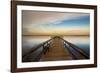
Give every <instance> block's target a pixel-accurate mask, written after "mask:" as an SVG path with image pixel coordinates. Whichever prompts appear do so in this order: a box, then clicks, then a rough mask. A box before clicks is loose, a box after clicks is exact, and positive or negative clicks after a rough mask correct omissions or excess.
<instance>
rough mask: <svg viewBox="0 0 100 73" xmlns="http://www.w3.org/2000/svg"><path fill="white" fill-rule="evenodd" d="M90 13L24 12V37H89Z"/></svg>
mask: <svg viewBox="0 0 100 73" xmlns="http://www.w3.org/2000/svg"><path fill="white" fill-rule="evenodd" d="M89 26H90V15H89V13H74V12H64V13H60V12H38V11H35V12H34V11H24V12H23V34H24V35H89V33H90V32H89V29H90V28H89Z"/></svg>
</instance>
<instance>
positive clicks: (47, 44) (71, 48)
mask: <svg viewBox="0 0 100 73" xmlns="http://www.w3.org/2000/svg"><path fill="white" fill-rule="evenodd" d="M55 38H59V39H62V40H63V43H64V48H66V49H67V50H68V51H69V52H70V54H71V56H72V58H73V59H80V57H79V54H81V55H82V56H84V57H85V58H86V59H89V56H88V54H86V52H85V51H84V50H82V49H81V48H79V47H78V46H76V45H74V44H72V43H70V42H68V41H66V40H64V39H63V38H61V37H58V36H56V37H53V38H51V39H49V40H47V41H45V42H43V43H42V44H40V45H38V46H36V47H35V48H34V47H33V48H31V49H32V50H31V51H29V52H28V53H26V54H25V55H23V61H25V58H26V60H28V59H27V58H28V56H29V55H30V54H31V53H34V52H35V51H37V50H39V49H40V48H42V50H41V52H40V53H39V54H38V55H37V56H36V57H35V58H34V61H39V60H40V58H41V56H42V55H43V54H46V53H47V52H48V51H49V49H50V45H51V42H52V40H53V39H55Z"/></svg>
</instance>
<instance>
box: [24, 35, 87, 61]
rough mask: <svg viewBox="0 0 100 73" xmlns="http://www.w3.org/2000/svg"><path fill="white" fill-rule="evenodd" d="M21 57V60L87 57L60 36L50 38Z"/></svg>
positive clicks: (77, 58)
mask: <svg viewBox="0 0 100 73" xmlns="http://www.w3.org/2000/svg"><path fill="white" fill-rule="evenodd" d="M31 49H32V50H31V51H30V52H29V53H27V54H25V55H24V56H23V57H22V62H34V61H56V60H57V61H58V60H79V59H89V55H87V54H86V53H85V52H84V51H83V50H82V49H81V48H79V47H78V46H76V45H74V44H72V43H70V42H68V41H66V40H64V39H63V38H61V37H54V38H51V39H49V40H47V41H45V42H43V43H41V44H40V45H38V46H37V47H36V48H31Z"/></svg>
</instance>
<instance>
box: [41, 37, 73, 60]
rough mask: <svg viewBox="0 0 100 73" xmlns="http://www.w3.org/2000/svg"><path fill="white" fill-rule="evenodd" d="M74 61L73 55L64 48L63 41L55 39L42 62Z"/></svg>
mask: <svg viewBox="0 0 100 73" xmlns="http://www.w3.org/2000/svg"><path fill="white" fill-rule="evenodd" d="M70 59H72V56H71V54H70V53H69V51H68V50H67V49H65V48H64V43H63V40H61V39H59V38H54V39H53V40H52V42H51V45H50V48H49V51H47V52H46V53H45V54H43V55H42V57H41V60H42V61H51V60H53V61H54V60H70Z"/></svg>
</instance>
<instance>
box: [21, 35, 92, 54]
mask: <svg viewBox="0 0 100 73" xmlns="http://www.w3.org/2000/svg"><path fill="white" fill-rule="evenodd" d="M49 39H50V37H49V36H23V40H22V44H23V45H22V54H23V55H24V54H26V53H27V52H29V51H30V50H31V48H32V47H35V46H37V45H39V44H41V43H43V42H45V41H46V40H49ZM63 39H65V40H67V41H69V42H71V43H73V44H75V45H77V46H78V47H80V48H82V49H83V50H84V51H85V52H86V53H87V54H88V55H89V48H90V46H89V43H90V40H89V36H65V37H63Z"/></svg>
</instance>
